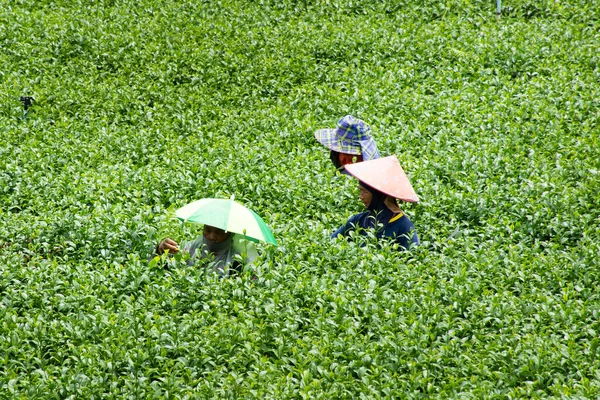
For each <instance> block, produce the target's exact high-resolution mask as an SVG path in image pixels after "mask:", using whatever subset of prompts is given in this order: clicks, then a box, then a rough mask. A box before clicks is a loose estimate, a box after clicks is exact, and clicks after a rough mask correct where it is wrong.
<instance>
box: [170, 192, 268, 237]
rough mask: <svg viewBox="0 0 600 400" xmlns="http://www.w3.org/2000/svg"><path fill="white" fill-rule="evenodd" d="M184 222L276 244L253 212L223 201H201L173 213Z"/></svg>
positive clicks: (262, 222) (229, 201)
mask: <svg viewBox="0 0 600 400" xmlns="http://www.w3.org/2000/svg"><path fill="white" fill-rule="evenodd" d="M175 215H177V218H179V219H180V220H182V221H184V222H194V223H197V224H204V225H211V226H214V227H217V228H220V229H223V230H224V231H227V232H234V233H239V234H242V235H244V236H245V237H247V238H248V239H251V240H254V241H259V240H260V241H263V242H267V243H272V244H275V245H276V244H277V241H276V240H275V237H273V233H271V230H270V229H269V227H268V226H267V224H265V221H263V219H262V218H261V217H260V216H258V214H256V213H255V212H254V211H252V210H250V209H248V208H246V207H244V206H243V205H241V204H239V203H237V202H235V201H234V200H233V197H232V198H231V199H230V200H225V199H211V198H207V199H201V200H197V201H194V202H192V203H190V204H188V205H185V206H183V207H181V208H180V209H178V210H177V211H175Z"/></svg>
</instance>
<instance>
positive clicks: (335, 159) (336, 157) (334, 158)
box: [329, 150, 342, 169]
mask: <svg viewBox="0 0 600 400" xmlns="http://www.w3.org/2000/svg"><path fill="white" fill-rule="evenodd" d="M329 159H330V160H331V162H332V163H333V165H335V169H341V168H342V164H340V153H338V152H337V151H335V150H331V151H329Z"/></svg>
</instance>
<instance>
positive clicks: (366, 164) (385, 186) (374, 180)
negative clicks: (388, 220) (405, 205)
mask: <svg viewBox="0 0 600 400" xmlns="http://www.w3.org/2000/svg"><path fill="white" fill-rule="evenodd" d="M345 169H346V171H348V173H349V174H350V175H352V176H354V177H355V178H356V179H358V180H359V181H361V182H364V183H366V184H367V185H369V186H370V187H372V188H374V189H376V190H378V191H380V192H382V193H384V194H386V195H388V196H390V197H393V198H396V199H398V200H402V201H407V202H410V203H418V202H419V196H417V193H415V190H414V189H413V187H412V185H411V184H410V181H409V179H408V177H407V176H406V174H405V173H404V170H403V169H402V167H401V166H400V163H399V162H398V158H397V157H396V156H389V157H384V158H378V159H375V160H369V161H363V162H361V163H356V164H348V165H345Z"/></svg>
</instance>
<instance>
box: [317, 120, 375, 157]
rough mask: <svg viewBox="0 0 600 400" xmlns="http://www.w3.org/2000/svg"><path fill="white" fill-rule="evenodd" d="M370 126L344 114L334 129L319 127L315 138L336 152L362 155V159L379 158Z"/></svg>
mask: <svg viewBox="0 0 600 400" xmlns="http://www.w3.org/2000/svg"><path fill="white" fill-rule="evenodd" d="M370 132H371V128H369V125H367V124H366V123H365V122H364V121H362V120H360V119H358V118H354V117H353V116H352V115H346V116H345V117H343V118H342V119H340V120H339V121H338V124H337V128H336V129H319V130H318V131H316V132H315V138H316V139H317V140H318V141H319V143H321V144H322V145H323V146H325V147H327V148H328V149H330V150H333V151H337V152H338V153H346V154H354V155H357V156H358V155H362V157H363V161H368V160H374V159H376V158H379V150H377V145H376V144H375V140H374V139H373V137H372V136H371V135H370Z"/></svg>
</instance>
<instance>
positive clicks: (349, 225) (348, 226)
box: [331, 214, 361, 239]
mask: <svg viewBox="0 0 600 400" xmlns="http://www.w3.org/2000/svg"><path fill="white" fill-rule="evenodd" d="M360 215H361V214H356V215H353V216H352V217H350V218H349V219H348V221H346V223H345V224H344V225H342V226H341V227H339V228H338V230H336V231H335V232H333V233H332V234H331V238H332V239H333V238H336V237H338V236H344V235H346V234H347V233H348V232H351V231H353V230H354V229H356V226H357V221H358V219H359V217H360Z"/></svg>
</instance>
